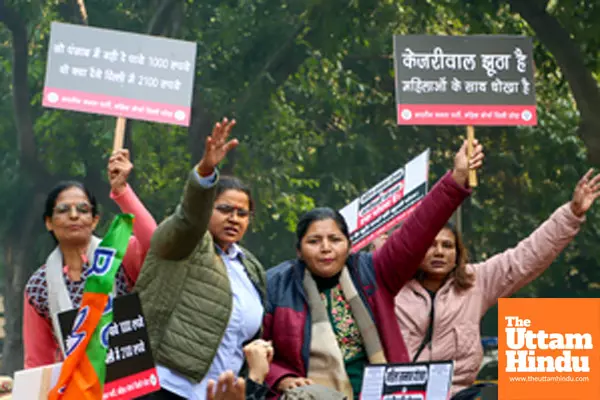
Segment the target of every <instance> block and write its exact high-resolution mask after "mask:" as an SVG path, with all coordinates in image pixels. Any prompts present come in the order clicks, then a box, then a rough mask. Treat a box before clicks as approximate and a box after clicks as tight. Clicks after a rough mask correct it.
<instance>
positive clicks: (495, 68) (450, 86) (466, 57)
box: [394, 35, 537, 125]
mask: <svg viewBox="0 0 600 400" xmlns="http://www.w3.org/2000/svg"><path fill="white" fill-rule="evenodd" d="M532 52H533V47H532V42H531V38H529V37H524V36H510V35H474V36H428V35H407V36H394V60H395V61H394V65H395V76H396V80H395V83H396V104H397V108H398V124H399V125H535V124H536V123H537V112H536V100H535V86H534V79H533V68H534V66H533V57H532Z"/></svg>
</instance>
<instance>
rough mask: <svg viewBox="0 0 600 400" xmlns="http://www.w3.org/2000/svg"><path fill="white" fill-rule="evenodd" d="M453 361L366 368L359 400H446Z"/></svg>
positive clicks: (450, 382)
mask: <svg viewBox="0 0 600 400" xmlns="http://www.w3.org/2000/svg"><path fill="white" fill-rule="evenodd" d="M453 372H454V363H453V362H452V361H434V362H429V363H424V362H423V363H421V362H419V363H414V364H385V365H369V366H367V367H365V371H364V375H363V385H362V393H361V396H360V399H361V400H447V399H448V397H449V393H450V388H451V387H452V374H453Z"/></svg>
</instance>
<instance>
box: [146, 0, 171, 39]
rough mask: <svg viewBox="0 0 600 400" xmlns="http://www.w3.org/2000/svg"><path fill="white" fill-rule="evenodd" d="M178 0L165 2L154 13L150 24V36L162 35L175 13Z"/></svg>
mask: <svg viewBox="0 0 600 400" xmlns="http://www.w3.org/2000/svg"><path fill="white" fill-rule="evenodd" d="M176 4H177V0H163V1H161V3H160V4H159V6H158V8H157V9H156V11H155V12H154V15H153V16H152V19H151V20H150V23H149V24H148V30H147V32H148V34H149V35H160V34H161V33H162V31H163V30H164V29H165V28H166V26H167V24H168V23H169V18H170V17H171V13H172V12H173V10H174V8H175V5H176Z"/></svg>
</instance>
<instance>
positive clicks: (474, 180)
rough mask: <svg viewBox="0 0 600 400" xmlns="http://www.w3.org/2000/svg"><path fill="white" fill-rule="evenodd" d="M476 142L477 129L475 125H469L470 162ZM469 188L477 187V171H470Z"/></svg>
mask: <svg viewBox="0 0 600 400" xmlns="http://www.w3.org/2000/svg"><path fill="white" fill-rule="evenodd" d="M474 140H475V128H473V125H467V157H468V158H469V160H470V159H471V156H472V154H473V141H474ZM469 186H470V187H476V186H477V171H475V170H474V169H470V170H469Z"/></svg>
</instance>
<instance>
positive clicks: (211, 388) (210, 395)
mask: <svg viewBox="0 0 600 400" xmlns="http://www.w3.org/2000/svg"><path fill="white" fill-rule="evenodd" d="M206 400H215V381H213V380H212V379H209V380H208V385H206Z"/></svg>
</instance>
